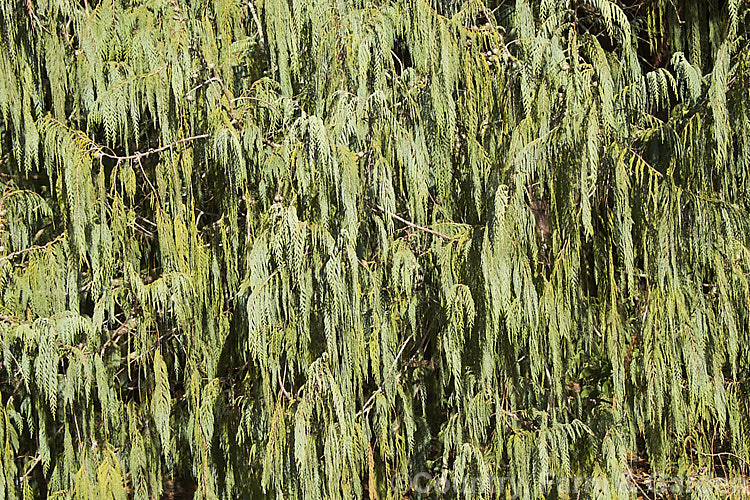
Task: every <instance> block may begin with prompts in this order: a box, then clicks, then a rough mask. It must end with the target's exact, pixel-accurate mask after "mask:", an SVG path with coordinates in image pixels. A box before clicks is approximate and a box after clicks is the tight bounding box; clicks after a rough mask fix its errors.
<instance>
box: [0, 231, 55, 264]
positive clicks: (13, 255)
mask: <svg viewBox="0 0 750 500" xmlns="http://www.w3.org/2000/svg"><path fill="white" fill-rule="evenodd" d="M63 236H64V235H63V234H61V235H59V236H58V237H57V238H55V239H54V240H52V241H50V242H48V243H46V244H44V245H34V246H32V247H29V248H24V249H23V250H17V251H15V252H11V253H9V254H8V255H6V256H5V257H0V263H3V262H5V261H8V260H12V259H14V258H16V257H18V256H19V255H23V254H25V253H27V252H31V251H33V250H43V249H45V248H47V247H48V246H50V245H53V244H55V243H57V242H58V241H60V240H62V239H63Z"/></svg>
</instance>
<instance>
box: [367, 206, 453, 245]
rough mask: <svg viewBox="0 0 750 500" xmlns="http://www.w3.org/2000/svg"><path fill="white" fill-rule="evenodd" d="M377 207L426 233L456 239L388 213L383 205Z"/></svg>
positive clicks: (449, 239)
mask: <svg viewBox="0 0 750 500" xmlns="http://www.w3.org/2000/svg"><path fill="white" fill-rule="evenodd" d="M375 208H377V209H378V210H380V211H381V212H383V213H384V214H386V215H390V216H391V217H393V218H394V219H396V220H397V221H399V222H402V223H404V224H406V225H407V226H409V227H413V228H414V229H419V230H420V231H424V232H426V233H430V234H433V235H435V236H438V237H440V238H443V239H444V240H448V241H453V240H455V239H456V238H451V237H450V236H447V235H445V234H443V233H438V232H437V231H435V230H432V229H430V228H429V227H424V226H420V225H418V224H414V223H413V222H410V221H408V220H406V219H404V218H403V217H399V216H398V215H396V214H391V213H388V212H387V211H386V210H385V209H384V208H383V207H381V206H380V205H378V204H376V205H375Z"/></svg>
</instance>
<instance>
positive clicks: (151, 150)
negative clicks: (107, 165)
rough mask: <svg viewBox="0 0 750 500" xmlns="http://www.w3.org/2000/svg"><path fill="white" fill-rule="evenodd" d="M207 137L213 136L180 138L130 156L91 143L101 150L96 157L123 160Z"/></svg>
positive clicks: (141, 156) (134, 158) (202, 135)
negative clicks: (106, 151)
mask: <svg viewBox="0 0 750 500" xmlns="http://www.w3.org/2000/svg"><path fill="white" fill-rule="evenodd" d="M207 137H211V134H198V135H194V136H192V137H183V138H182V139H178V140H176V141H174V142H172V143H169V144H167V145H166V146H162V147H160V148H156V149H154V148H151V149H149V150H147V151H136V152H135V153H133V154H132V155H128V156H118V155H115V154H110V153H105V152H104V151H102V149H104V146H100V145H99V144H96V143H94V142H92V143H91V144H92V146H94V147H95V148H98V149H99V151H98V152H97V154H96V155H94V156H95V157H97V158H99V157H102V156H106V157H107V158H112V159H113V160H117V161H123V160H138V159H140V158H143V157H144V156H149V155H152V154H155V153H161V152H162V151H166V150H167V149H172V148H173V147H175V146H177V145H179V144H182V143H184V142H192V141H197V140H198V139H205V138H207Z"/></svg>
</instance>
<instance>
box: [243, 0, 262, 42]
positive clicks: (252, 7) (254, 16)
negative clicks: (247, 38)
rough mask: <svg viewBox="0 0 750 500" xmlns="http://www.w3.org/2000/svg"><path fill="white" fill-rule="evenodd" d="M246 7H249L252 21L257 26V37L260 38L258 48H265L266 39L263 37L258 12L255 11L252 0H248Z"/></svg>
mask: <svg viewBox="0 0 750 500" xmlns="http://www.w3.org/2000/svg"><path fill="white" fill-rule="evenodd" d="M247 7H248V8H249V9H250V14H252V16H253V21H255V26H256V27H257V28H258V38H259V39H260V48H261V49H264V50H265V48H266V39H265V38H264V37H263V28H261V25H260V19H259V18H258V13H257V12H255V6H254V5H253V0H248V2H247Z"/></svg>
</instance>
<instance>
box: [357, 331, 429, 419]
mask: <svg viewBox="0 0 750 500" xmlns="http://www.w3.org/2000/svg"><path fill="white" fill-rule="evenodd" d="M413 337H414V334H410V335H409V336H408V337H406V340H404V342H403V343H402V344H401V349H399V350H398V354H396V357H395V358H394V360H393V364H392V365H391V368H390V370H388V373H387V374H386V376H385V378H384V380H383V382H382V383H381V384H380V385H379V386H378V388H377V389H376V390H375V392H373V393H372V395H371V396H370V397H369V399H368V400H367V401H365V404H364V405H362V409H361V410H359V411H358V412H357V414H356V415H354V418H357V417H359V416H360V415H363V414H365V413H367V412H368V411H370V407H371V406H372V401H373V400H374V399H375V396H376V395H377V394H378V393H379V392H383V386H384V385H385V383H386V382H387V381H388V380H390V378H391V377H390V372H391V371H393V369H394V368H396V365H397V364H398V360H399V359H400V358H401V355H402V354H403V353H404V349H406V346H407V345H408V344H409V342H410V341H411V339H412V338H413ZM397 373H398V372H397Z"/></svg>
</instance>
